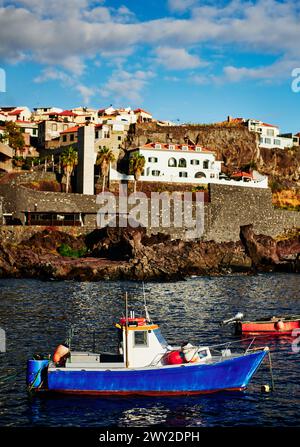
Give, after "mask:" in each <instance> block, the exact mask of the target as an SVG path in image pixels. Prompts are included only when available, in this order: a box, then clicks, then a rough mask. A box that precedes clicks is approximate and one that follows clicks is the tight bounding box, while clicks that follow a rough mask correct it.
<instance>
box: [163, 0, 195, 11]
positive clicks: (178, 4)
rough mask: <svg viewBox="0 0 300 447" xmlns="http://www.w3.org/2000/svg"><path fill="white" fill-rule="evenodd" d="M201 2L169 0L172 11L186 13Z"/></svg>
mask: <svg viewBox="0 0 300 447" xmlns="http://www.w3.org/2000/svg"><path fill="white" fill-rule="evenodd" d="M198 1H199V0H168V6H169V9H170V10H171V11H175V12H184V11H186V10H188V9H189V8H191V7H193V6H194V5H196V4H197V3H198Z"/></svg>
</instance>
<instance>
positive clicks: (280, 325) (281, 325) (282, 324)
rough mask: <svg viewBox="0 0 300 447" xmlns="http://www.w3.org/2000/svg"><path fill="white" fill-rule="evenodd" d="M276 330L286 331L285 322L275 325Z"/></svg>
mask: <svg viewBox="0 0 300 447" xmlns="http://www.w3.org/2000/svg"><path fill="white" fill-rule="evenodd" d="M275 329H277V330H278V331H282V330H283V329H284V322H283V321H282V320H279V321H277V323H275Z"/></svg>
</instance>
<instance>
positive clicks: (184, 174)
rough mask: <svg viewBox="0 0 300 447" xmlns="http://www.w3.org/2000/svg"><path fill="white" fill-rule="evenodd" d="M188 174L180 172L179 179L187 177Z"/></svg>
mask: <svg viewBox="0 0 300 447" xmlns="http://www.w3.org/2000/svg"><path fill="white" fill-rule="evenodd" d="M187 176H188V175H187V172H179V177H185V178H186V177H187Z"/></svg>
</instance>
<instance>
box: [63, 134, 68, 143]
mask: <svg viewBox="0 0 300 447" xmlns="http://www.w3.org/2000/svg"><path fill="white" fill-rule="evenodd" d="M66 141H67V135H63V142H64V143H65V142H66Z"/></svg>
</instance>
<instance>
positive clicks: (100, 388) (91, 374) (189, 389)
mask: <svg viewBox="0 0 300 447" xmlns="http://www.w3.org/2000/svg"><path fill="white" fill-rule="evenodd" d="M266 354H267V350H264V351H259V352H255V353H251V354H247V355H243V356H240V357H234V358H230V359H228V360H222V361H220V362H218V363H212V364H191V365H186V366H173V367H161V368H149V369H146V368H145V369H143V368H141V369H135V370H134V369H129V370H126V369H123V370H118V371H116V370H67V369H64V368H54V369H51V368H50V369H49V371H48V375H47V391H50V392H56V393H68V394H89V395H106V396H108V395H109V396H112V395H145V396H147V395H148V396H149V395H151V396H153V395H162V396H167V395H189V394H191V395H192V394H202V393H214V392H218V391H237V390H243V389H245V388H246V387H247V385H248V383H249V381H250V380H251V378H252V376H253V374H254V373H255V371H256V370H257V368H258V367H259V366H260V364H261V362H262V361H263V359H264V357H265V355H266ZM39 389H40V390H42V388H39Z"/></svg>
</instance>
